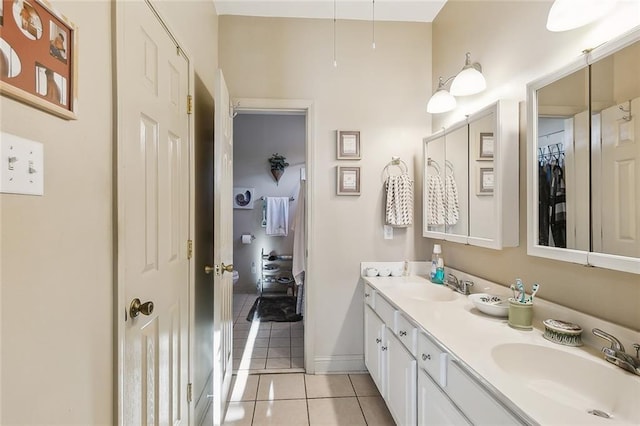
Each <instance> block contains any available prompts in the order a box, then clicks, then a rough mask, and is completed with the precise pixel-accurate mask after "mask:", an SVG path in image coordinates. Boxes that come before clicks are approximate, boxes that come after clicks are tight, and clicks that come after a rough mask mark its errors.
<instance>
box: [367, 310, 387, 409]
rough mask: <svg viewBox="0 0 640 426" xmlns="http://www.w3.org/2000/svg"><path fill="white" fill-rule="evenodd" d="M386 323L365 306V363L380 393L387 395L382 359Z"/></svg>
mask: <svg viewBox="0 0 640 426" xmlns="http://www.w3.org/2000/svg"><path fill="white" fill-rule="evenodd" d="M384 328H385V326H384V323H383V322H382V320H381V319H380V318H379V317H378V315H376V313H375V312H373V310H372V309H371V308H370V307H369V306H368V305H365V307H364V364H365V365H366V366H367V369H368V370H369V373H370V374H371V378H372V379H373V381H374V383H375V384H376V386H377V387H378V390H379V391H380V394H381V395H382V396H383V397H384V396H385V388H384V386H385V381H384V380H383V379H384V369H383V367H384V365H383V362H382V361H383V359H382V350H381V348H382V338H383V337H384V335H383V333H384Z"/></svg>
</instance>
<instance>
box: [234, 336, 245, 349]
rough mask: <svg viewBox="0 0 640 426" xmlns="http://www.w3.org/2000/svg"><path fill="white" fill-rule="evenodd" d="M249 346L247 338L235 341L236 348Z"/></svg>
mask: <svg viewBox="0 0 640 426" xmlns="http://www.w3.org/2000/svg"><path fill="white" fill-rule="evenodd" d="M246 345H247V338H246V337H243V338H240V339H233V347H234V348H244V347H245V346H246Z"/></svg>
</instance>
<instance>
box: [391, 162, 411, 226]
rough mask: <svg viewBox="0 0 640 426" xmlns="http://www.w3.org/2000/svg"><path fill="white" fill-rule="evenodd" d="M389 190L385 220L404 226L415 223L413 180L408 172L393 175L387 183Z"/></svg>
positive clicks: (392, 224)
mask: <svg viewBox="0 0 640 426" xmlns="http://www.w3.org/2000/svg"><path fill="white" fill-rule="evenodd" d="M385 187H386V190H387V202H386V209H385V211H386V214H385V222H386V223H387V225H391V226H396V227H404V226H410V225H412V224H413V181H412V180H411V178H410V177H409V175H408V174H407V173H402V174H400V175H393V176H389V177H388V178H387V181H386V183H385Z"/></svg>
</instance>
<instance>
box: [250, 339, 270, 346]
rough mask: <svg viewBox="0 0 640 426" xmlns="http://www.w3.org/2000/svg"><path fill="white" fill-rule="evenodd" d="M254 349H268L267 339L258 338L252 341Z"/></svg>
mask: <svg viewBox="0 0 640 426" xmlns="http://www.w3.org/2000/svg"><path fill="white" fill-rule="evenodd" d="M253 347H254V348H268V347H269V339H268V338H267V337H261V338H260V337H259V338H256V339H254V341H253Z"/></svg>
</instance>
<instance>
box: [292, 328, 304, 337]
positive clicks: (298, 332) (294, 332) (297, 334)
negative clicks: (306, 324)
mask: <svg viewBox="0 0 640 426" xmlns="http://www.w3.org/2000/svg"><path fill="white" fill-rule="evenodd" d="M291 337H304V330H302V329H295V328H292V329H291Z"/></svg>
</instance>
